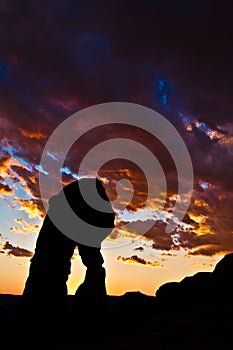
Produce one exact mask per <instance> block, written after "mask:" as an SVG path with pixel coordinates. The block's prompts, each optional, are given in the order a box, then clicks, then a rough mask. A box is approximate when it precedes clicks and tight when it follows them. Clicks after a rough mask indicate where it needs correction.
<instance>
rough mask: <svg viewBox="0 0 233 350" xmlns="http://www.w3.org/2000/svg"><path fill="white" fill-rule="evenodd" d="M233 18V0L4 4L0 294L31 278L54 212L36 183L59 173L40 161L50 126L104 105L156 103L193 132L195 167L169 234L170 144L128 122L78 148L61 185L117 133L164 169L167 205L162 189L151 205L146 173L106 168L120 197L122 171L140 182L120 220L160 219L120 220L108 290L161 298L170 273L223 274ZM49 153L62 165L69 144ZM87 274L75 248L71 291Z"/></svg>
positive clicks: (231, 233) (228, 231)
mask: <svg viewBox="0 0 233 350" xmlns="http://www.w3.org/2000/svg"><path fill="white" fill-rule="evenodd" d="M231 22H232V4H231V2H224V1H220V0H219V1H217V0H213V1H208V0H206V1H205V0H204V1H184V0H182V1H173V0H163V1H156V0H155V1H149V0H144V1H122V0H118V1H101V0H100V1H88V0H87V1H74V0H71V1H65V0H56V1H36V0H30V1H17V0H0V40H1V49H0V101H1V103H0V133H1V138H0V218H1V220H0V293H10V294H21V293H22V291H23V288H24V283H25V280H26V277H27V274H28V269H29V263H30V257H31V256H32V255H33V252H34V248H35V243H36V239H37V236H38V232H39V230H40V227H41V224H42V222H43V218H44V215H45V211H44V208H43V205H42V202H41V198H40V192H39V186H38V181H39V174H40V175H41V176H44V177H48V178H49V176H50V174H48V173H47V172H46V169H44V168H43V167H42V166H41V164H40V162H41V156H42V152H43V150H44V147H45V145H46V142H47V140H48V138H49V136H50V135H51V134H52V133H53V131H54V129H55V128H56V127H58V126H59V124H60V123H61V122H62V121H64V120H66V118H68V117H69V116H71V115H72V114H74V113H75V112H78V111H80V110H82V109H84V108H86V107H90V106H94V105H96V104H100V103H106V102H115V101H117V102H130V103H135V104H139V105H142V106H146V107H149V108H151V109H153V110H155V111H157V112H159V113H160V114H161V115H163V116H164V117H165V118H166V119H167V120H168V121H170V123H172V125H173V126H174V127H175V128H176V129H177V131H178V132H179V134H180V135H181V137H182V138H183V140H184V142H185V144H186V146H187V149H188V150H189V152H190V156H191V160H192V164H193V171H194V188H193V193H192V199H191V203H190V206H189V209H188V212H187V214H186V215H185V217H184V219H183V221H182V222H180V223H179V226H178V228H177V229H176V231H175V232H171V233H169V234H168V233H166V232H165V227H166V222H167V217H168V215H169V213H170V211H171V209H172V207H173V206H174V203H175V200H176V194H177V172H176V168H175V166H174V163H173V161H172V159H171V156H170V154H169V152H168V151H167V150H166V148H165V147H164V145H161V144H160V142H159V141H158V140H157V139H155V138H153V137H152V136H151V135H149V134H148V133H146V132H144V131H143V130H140V129H137V128H133V127H126V126H120V125H119V126H113V125H109V126H104V127H98V128H97V129H95V130H94V131H90V132H88V133H86V134H85V135H83V136H82V138H81V139H80V140H79V141H77V144H76V143H75V144H74V145H73V147H72V149H71V150H70V152H69V154H68V155H67V158H66V161H65V164H64V167H62V168H61V169H60V172H61V173H62V174H63V184H66V183H69V182H70V181H74V180H75V178H76V177H77V174H78V164H80V162H81V160H82V158H83V157H84V155H85V154H86V153H87V152H88V151H89V150H91V149H92V148H93V147H94V146H95V145H97V144H99V143H101V142H103V141H105V140H110V139H112V138H116V137H123V138H130V139H132V140H135V141H137V142H139V143H141V144H143V145H144V146H146V147H147V148H148V149H150V150H151V151H152V152H153V153H154V155H155V156H156V158H157V159H158V161H159V162H160V164H161V166H162V168H163V170H164V173H165V175H166V180H167V188H168V192H167V203H166V205H165V206H164V208H163V209H162V210H161V208H159V206H158V205H157V204H158V203H157V202H156V199H155V201H154V202H153V203H151V205H150V210H148V211H146V212H145V211H143V204H144V203H145V200H146V195H147V184H146V179H145V176H144V175H143V169H140V168H139V167H138V166H137V165H135V164H132V163H131V162H126V161H124V160H121V159H116V160H115V161H114V160H113V161H110V162H108V163H107V164H106V165H105V166H104V167H103V169H101V171H100V176H102V178H103V180H104V182H105V185H106V189H107V191H108V193H109V196H110V197H111V198H115V195H116V192H115V185H116V183H117V181H118V180H119V179H128V180H130V181H131V183H132V184H133V185H134V191H135V192H134V197H133V199H132V202H131V203H129V205H128V206H127V207H126V211H125V212H124V215H122V216H121V215H120V214H119V213H118V216H117V221H116V222H117V224H118V225H120V222H121V221H123V220H126V221H132V220H133V221H135V222H136V224H137V223H138V225H140V221H143V220H154V226H153V227H152V228H151V229H150V230H149V232H147V233H146V234H145V235H143V236H142V237H136V239H135V236H134V234H133V233H132V232H123V231H122V230H121V228H120V226H119V227H117V228H116V229H114V230H113V232H112V234H111V236H109V237H108V238H107V239H106V242H104V245H103V249H102V253H103V256H104V259H105V264H104V266H105V268H106V271H107V281H106V283H107V290H108V293H109V294H111V295H121V294H123V293H125V292H126V291H132V290H134V291H135V290H138V291H141V292H142V293H145V294H148V295H154V294H155V291H156V289H157V288H158V287H159V286H160V285H161V284H163V283H165V282H168V281H179V280H181V279H182V278H184V277H185V276H187V275H192V274H194V273H195V272H198V271H212V270H213V269H214V266H215V265H216V263H217V262H218V261H219V260H220V259H221V258H222V256H223V255H224V254H226V253H228V252H233V220H232V206H233V180H232V179H233V161H232V156H233V117H232V62H233V57H232V53H233V51H232V23H231ZM80 127H82V126H80ZM108 151H109V150H108ZM48 157H50V158H51V159H52V161H54V162H56V161H57V159H58V158H59V152H58V153H57V154H54V153H51V154H48ZM86 175H87V176H89V175H90V174H88V173H87V174H86ZM125 189H126V190H127V188H125ZM124 199H125V198H124V197H122V198H121V199H120V200H121V201H122V202H123V201H124ZM135 218H136V219H135ZM139 227H140V226H139ZM51 273H52V272H51ZM84 274H85V269H84V266H83V265H82V262H81V260H80V257H79V255H78V249H76V251H75V254H74V256H73V259H72V273H71V276H70V278H69V281H68V290H69V293H70V294H74V292H75V290H76V288H77V287H78V285H79V284H80V283H81V281H82V280H83V277H84Z"/></svg>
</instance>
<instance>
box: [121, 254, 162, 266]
mask: <svg viewBox="0 0 233 350" xmlns="http://www.w3.org/2000/svg"><path fill="white" fill-rule="evenodd" d="M117 260H119V261H123V262H124V263H126V264H140V265H144V266H151V267H155V266H156V267H163V265H162V264H160V262H159V261H149V260H146V259H143V258H140V257H138V256H137V255H132V256H131V257H124V256H120V255H119V256H118V257H117Z"/></svg>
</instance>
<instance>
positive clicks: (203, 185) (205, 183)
mask: <svg viewBox="0 0 233 350" xmlns="http://www.w3.org/2000/svg"><path fill="white" fill-rule="evenodd" d="M200 186H201V188H203V190H205V189H206V188H208V187H209V184H208V183H207V182H202V183H201V184H200Z"/></svg>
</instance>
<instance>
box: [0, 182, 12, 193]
mask: <svg viewBox="0 0 233 350" xmlns="http://www.w3.org/2000/svg"><path fill="white" fill-rule="evenodd" d="M0 193H2V194H6V195H12V194H13V193H14V190H13V188H12V187H10V186H9V185H7V184H4V183H1V182H0Z"/></svg>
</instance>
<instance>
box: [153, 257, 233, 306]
mask: <svg viewBox="0 0 233 350" xmlns="http://www.w3.org/2000/svg"><path fill="white" fill-rule="evenodd" d="M156 303H157V305H159V306H160V307H165V308H166V307H169V308H170V307H172V308H175V309H176V308H187V307H190V306H191V307H193V306H199V307H200V306H208V305H209V306H210V305H212V307H218V306H221V305H222V306H224V305H229V306H233V254H232V253H230V254H227V255H226V256H224V258H223V259H222V260H220V261H219V262H218V263H217V265H216V267H215V269H214V271H213V272H198V273H196V274H195V275H193V276H188V277H185V278H184V279H183V280H182V281H180V282H170V283H166V284H164V285H162V286H161V287H160V288H159V289H158V290H157V291H156Z"/></svg>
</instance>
